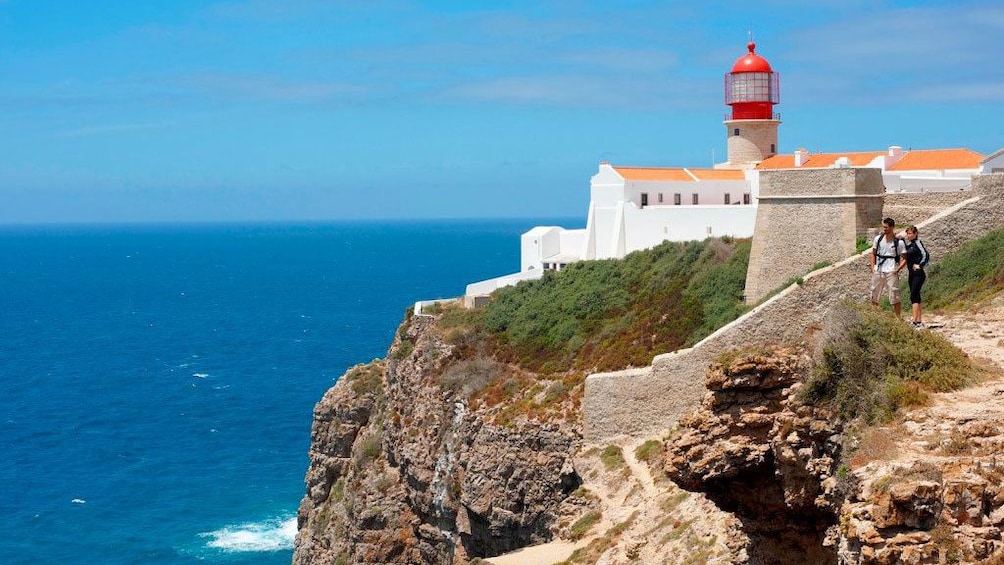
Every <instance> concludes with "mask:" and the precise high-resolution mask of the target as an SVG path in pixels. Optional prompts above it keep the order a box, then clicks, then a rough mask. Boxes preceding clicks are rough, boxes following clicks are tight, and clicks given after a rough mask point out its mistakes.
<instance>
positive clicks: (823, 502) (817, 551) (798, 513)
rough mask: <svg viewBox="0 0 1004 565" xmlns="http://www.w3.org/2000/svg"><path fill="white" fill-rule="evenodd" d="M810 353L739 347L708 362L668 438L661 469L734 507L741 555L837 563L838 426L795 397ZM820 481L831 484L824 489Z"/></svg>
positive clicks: (767, 559) (748, 558)
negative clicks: (701, 389)
mask: <svg viewBox="0 0 1004 565" xmlns="http://www.w3.org/2000/svg"><path fill="white" fill-rule="evenodd" d="M807 363H808V358H807V357H806V356H805V355H804V354H803V352H802V351H801V350H800V349H798V348H787V349H786V348H772V349H765V350H763V351H762V352H755V351H751V350H748V351H741V352H739V353H737V354H735V355H734V356H733V357H731V358H729V359H722V360H720V361H718V362H716V363H714V364H713V365H712V366H711V368H710V369H709V370H708V373H707V377H706V379H705V385H706V386H707V389H708V392H707V394H706V396H705V398H704V401H703V402H702V404H701V407H700V408H699V409H697V410H696V411H694V412H692V413H690V414H689V415H687V416H684V417H683V418H682V419H681V420H680V430H679V433H678V434H677V435H676V436H675V437H673V438H672V439H670V440H669V441H668V442H667V457H666V472H667V474H668V475H669V477H670V478H671V479H673V480H674V481H675V482H676V483H677V484H679V485H681V486H683V487H684V488H687V489H689V490H694V491H700V492H703V493H705V494H706V495H707V496H708V497H709V498H710V499H711V500H713V501H715V503H716V504H717V505H718V506H719V507H720V508H722V509H723V510H727V511H731V512H734V513H735V514H736V516H737V517H738V518H739V520H740V521H741V522H742V525H743V530H744V531H745V534H746V535H747V536H748V539H749V544H748V546H747V547H746V548H745V552H744V553H745V556H744V559H742V560H740V562H743V563H816V564H825V563H836V552H835V550H834V548H833V547H832V545H833V541H832V540H828V539H826V537H827V534H828V533H830V530H831V526H832V525H834V524H836V523H837V509H838V506H837V505H836V504H835V498H836V496H837V493H836V489H835V488H832V487H835V486H836V484H835V483H834V482H833V481H830V479H831V478H832V477H833V475H834V474H835V472H836V465H837V461H838V459H839V455H840V446H841V436H840V433H841V431H842V430H841V426H840V424H839V423H838V422H837V421H836V420H835V419H834V418H833V417H832V414H829V413H828V412H826V411H824V410H821V409H816V408H812V407H809V406H805V405H803V404H801V403H800V402H799V401H798V400H797V398H796V395H795V393H796V392H797V390H798V389H799V387H800V386H801V379H802V375H803V373H804V371H805V369H806V368H807ZM824 485H830V486H831V489H830V490H829V491H827V489H826V487H825V486H824Z"/></svg>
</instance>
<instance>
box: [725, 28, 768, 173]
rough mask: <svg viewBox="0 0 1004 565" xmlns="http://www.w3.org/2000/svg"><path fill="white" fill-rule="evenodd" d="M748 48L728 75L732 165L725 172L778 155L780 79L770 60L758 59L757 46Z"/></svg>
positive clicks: (726, 101) (729, 133) (730, 156)
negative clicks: (776, 106)
mask: <svg viewBox="0 0 1004 565" xmlns="http://www.w3.org/2000/svg"><path fill="white" fill-rule="evenodd" d="M746 47H747V49H748V50H749V52H748V53H746V54H745V55H743V56H742V57H740V58H739V60H738V61H736V64H735V65H733V66H732V71H731V72H728V73H725V103H726V104H728V105H729V106H730V107H731V108H732V110H731V112H729V113H728V114H726V116H725V129H726V131H727V136H728V143H727V146H728V162H727V163H725V164H723V166H722V168H730V169H751V168H753V167H755V166H756V164H757V163H759V162H760V161H763V160H764V159H766V158H767V157H770V156H772V155H775V154H777V126H778V125H780V123H781V115H780V114H776V113H774V104H777V103H778V102H780V84H779V81H778V75H777V73H775V72H774V69H772V68H771V66H770V63H768V62H767V59H764V58H763V57H761V56H760V55H757V53H756V43H753V42H752V41H750V42H749V44H748V45H747V46H746Z"/></svg>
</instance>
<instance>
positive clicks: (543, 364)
mask: <svg viewBox="0 0 1004 565" xmlns="http://www.w3.org/2000/svg"><path fill="white" fill-rule="evenodd" d="M749 250H750V242H749V240H733V239H728V240H719V239H708V240H706V241H703V242H695V241H692V242H665V243H663V244H661V245H658V246H656V247H654V248H652V249H648V250H644V251H637V252H634V253H631V254H629V255H628V256H627V257H625V258H624V259H621V260H599V261H581V262H578V263H573V264H571V265H569V266H568V267H567V268H565V269H563V270H562V271H560V272H550V271H549V272H547V273H545V275H544V277H542V278H541V279H539V280H535V281H524V282H521V283H519V284H518V285H516V286H512V287H506V288H503V289H500V290H498V291H496V292H495V294H494V295H493V298H492V300H491V301H490V302H489V304H488V306H487V307H485V308H484V310H483V311H482V312H481V313H480V314H474V315H470V316H468V317H467V318H465V319H463V320H461V319H459V317H458V316H454V317H453V318H451V319H450V320H447V319H446V316H444V318H443V319H442V320H441V323H442V324H443V325H444V328H446V329H445V330H444V331H445V332H447V333H446V335H453V334H452V333H450V332H453V331H457V328H466V333H464V334H463V335H471V334H474V335H478V336H479V337H480V338H481V339H490V340H492V343H493V345H492V347H493V349H492V351H493V354H495V355H496V356H498V357H499V358H500V359H501V360H504V361H507V362H513V363H518V364H519V365H521V366H522V367H524V368H527V369H530V370H533V371H538V372H545V373H550V372H563V371H568V370H612V369H619V368H623V367H627V366H631V365H634V366H642V365H647V364H648V363H650V362H651V360H652V356H653V355H655V354H657V353H663V352H668V351H674V350H676V349H679V348H680V347H684V346H686V345H689V344H693V343H696V342H697V341H699V340H700V339H702V338H703V337H705V336H707V335H709V334H710V333H711V332H713V331H715V330H716V329H718V328H719V327H721V326H722V325H724V324H726V323H728V322H730V321H732V320H734V319H735V318H737V317H738V316H740V315H741V314H742V313H744V312H745V311H746V307H745V306H744V305H743V303H742V293H743V287H744V285H745V279H746V267H747V265H748V263H749ZM472 328H473V329H472Z"/></svg>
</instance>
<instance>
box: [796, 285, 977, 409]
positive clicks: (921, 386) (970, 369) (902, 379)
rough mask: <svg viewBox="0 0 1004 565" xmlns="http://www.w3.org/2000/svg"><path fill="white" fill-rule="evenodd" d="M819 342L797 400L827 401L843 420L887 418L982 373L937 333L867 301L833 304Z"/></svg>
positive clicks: (953, 388)
mask: <svg viewBox="0 0 1004 565" xmlns="http://www.w3.org/2000/svg"><path fill="white" fill-rule="evenodd" d="M821 342H822V343H821V348H820V351H819V352H818V353H817V359H816V364H815V366H814V367H813V369H812V372H811V374H810V375H809V378H808V380H807V382H806V386H805V387H804V388H803V389H802V391H801V393H800V394H801V399H802V400H803V401H804V402H809V403H821V404H828V405H830V406H832V407H833V408H835V409H836V410H837V411H838V412H839V414H840V415H841V416H842V417H843V418H845V419H848V420H850V419H853V418H862V419H863V420H864V421H866V422H869V423H871V422H884V421H888V420H889V419H890V418H892V416H893V415H894V414H895V412H896V411H897V410H898V409H899V408H900V407H902V406H911V405H918V404H923V403H924V402H925V401H926V398H927V394H928V393H929V392H943V391H949V390H955V389H958V388H961V387H962V386H965V385H967V384H969V383H971V382H973V381H974V380H975V379H976V378H978V376H979V375H980V372H981V369H980V368H978V367H977V366H975V365H974V364H973V363H972V362H971V361H970V360H969V358H968V357H967V356H966V355H965V354H964V353H963V352H961V351H959V350H958V349H956V348H955V347H954V346H952V344H951V343H949V342H948V341H947V340H945V339H944V338H942V337H941V336H940V335H937V334H935V333H932V332H917V331H915V330H913V329H912V328H911V327H910V326H908V325H907V324H905V323H903V322H902V321H901V320H899V319H898V318H896V317H893V316H890V315H888V314H886V313H884V312H882V311H880V310H878V309H875V308H872V307H870V306H868V305H861V304H854V303H850V302H845V303H843V304H841V305H839V306H838V307H836V308H835V309H834V311H833V313H832V314H831V318H830V321H829V323H828V325H827V327H826V328H825V329H824V334H823V338H822V340H821Z"/></svg>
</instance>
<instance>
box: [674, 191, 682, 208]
mask: <svg viewBox="0 0 1004 565" xmlns="http://www.w3.org/2000/svg"><path fill="white" fill-rule="evenodd" d="M673 204H674V205H676V206H679V205H680V193H679V192H677V193H676V194H674V195H673Z"/></svg>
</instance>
